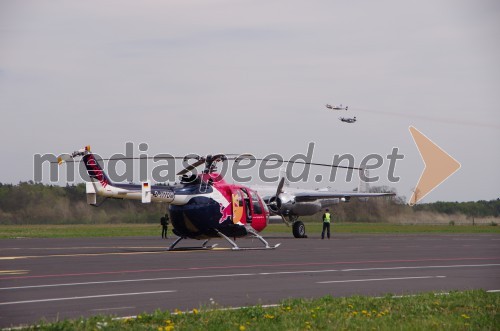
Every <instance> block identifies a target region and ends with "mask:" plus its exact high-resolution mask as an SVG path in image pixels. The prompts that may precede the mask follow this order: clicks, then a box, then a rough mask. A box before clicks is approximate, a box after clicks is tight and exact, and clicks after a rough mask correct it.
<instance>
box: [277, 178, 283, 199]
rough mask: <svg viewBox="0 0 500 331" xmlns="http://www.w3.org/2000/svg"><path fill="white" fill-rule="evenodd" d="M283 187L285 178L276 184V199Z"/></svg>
mask: <svg viewBox="0 0 500 331" xmlns="http://www.w3.org/2000/svg"><path fill="white" fill-rule="evenodd" d="M284 185H285V177H281V180H280V182H279V184H278V189H277V190H276V197H278V196H279V195H280V194H281V193H283V186H284Z"/></svg>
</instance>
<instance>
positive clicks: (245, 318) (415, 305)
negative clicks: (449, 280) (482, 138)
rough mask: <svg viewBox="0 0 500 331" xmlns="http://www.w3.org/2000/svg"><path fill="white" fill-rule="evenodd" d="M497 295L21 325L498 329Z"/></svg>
mask: <svg viewBox="0 0 500 331" xmlns="http://www.w3.org/2000/svg"><path fill="white" fill-rule="evenodd" d="M499 307H500V294H499V293H487V292H485V291H483V290H473V291H465V292H451V293H449V294H447V295H438V294H434V293H425V294H419V295H415V296H407V297H399V298H398V297H392V296H390V295H387V296H385V297H382V298H374V297H362V296H353V297H347V298H334V297H331V296H326V297H323V298H320V299H314V300H305V299H290V300H285V301H283V302H282V303H281V304H279V305H278V306H276V307H270V308H264V307H261V306H254V307H247V308H242V309H236V310H222V309H212V308H202V309H199V310H198V309H193V310H192V311H191V312H189V313H183V312H176V313H170V312H168V311H166V312H165V311H159V310H158V311H156V312H154V313H153V314H145V313H144V314H141V315H138V316H136V317H133V318H124V319H117V318H113V317H111V316H96V317H91V318H88V319H78V320H66V321H60V322H56V323H52V324H50V323H49V324H44V323H41V324H39V325H37V326H32V327H28V328H26V329H25V330H158V331H172V330H214V331H215V330H217V331H220V330H239V331H245V330H247V331H250V330H310V329H311V330H498V329H499V327H500V313H499V309H498V308H499Z"/></svg>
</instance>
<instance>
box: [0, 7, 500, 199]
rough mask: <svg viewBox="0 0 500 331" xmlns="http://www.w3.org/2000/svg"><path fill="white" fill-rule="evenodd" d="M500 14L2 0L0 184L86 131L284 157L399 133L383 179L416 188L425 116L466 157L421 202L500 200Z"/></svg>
mask: <svg viewBox="0 0 500 331" xmlns="http://www.w3.org/2000/svg"><path fill="white" fill-rule="evenodd" d="M499 17H500V2H498V1H487V0H485V1H459V0H450V1H342V2H341V1H290V0H287V1H272V0H266V1H256V0H252V1H234V0H231V1H230V0H220V1H186V0H182V1H43V0H37V1H17V0H15V1H14V0H13V1H10V0H0V111H1V120H0V123H1V130H0V137H1V143H0V155H2V164H3V166H2V172H1V174H0V182H4V183H6V182H7V183H17V182H19V181H25V180H29V179H32V178H33V155H34V154H35V153H42V154H43V153H54V154H59V153H63V152H71V151H73V150H75V149H79V148H81V147H83V146H85V145H88V144H90V145H91V146H92V149H93V150H94V151H95V152H97V153H99V154H100V155H102V156H110V155H111V154H113V153H119V152H122V153H123V152H124V151H125V143H126V142H129V141H130V142H134V143H135V144H139V143H141V142H146V143H148V144H149V153H150V154H155V153H172V154H178V155H184V154H187V153H191V152H195V153H199V154H207V153H214V152H221V151H222V152H228V153H239V152H252V153H254V154H256V155H258V156H264V155H266V154H268V153H281V154H283V155H284V156H285V157H286V156H291V155H293V154H294V153H305V152H306V150H307V145H308V143H309V142H315V143H316V149H315V152H314V161H316V162H325V163H328V162H331V160H332V157H333V155H334V154H344V153H352V154H353V155H354V156H355V158H356V162H357V163H359V162H361V159H362V158H363V157H364V156H366V155H368V154H370V153H379V154H381V155H387V154H390V153H391V150H392V148H393V147H398V148H399V150H400V153H402V154H404V155H405V159H404V160H402V161H400V162H399V163H398V166H397V167H396V175H398V176H401V181H400V182H399V183H397V184H390V183H388V182H387V180H384V181H382V182H381V183H379V184H380V185H390V186H394V187H395V188H396V189H397V190H398V193H399V194H401V195H405V196H410V194H411V189H412V188H413V187H414V186H415V185H416V183H417V180H418V178H419V177H420V174H421V172H422V170H423V168H424V164H423V162H422V161H421V159H420V155H419V153H418V150H417V149H416V147H415V145H414V143H413V140H412V138H411V136H410V134H409V131H408V126H410V125H413V126H415V127H416V128H417V129H419V130H420V131H421V132H423V133H424V134H425V135H427V136H428V137H429V138H431V139H432V140H433V141H434V142H436V143H437V144H438V145H439V146H441V147H442V148H443V149H444V150H445V151H447V152H448V153H450V154H451V155H452V156H453V157H454V158H455V159H457V160H458V161H459V162H460V163H461V164H462V168H461V169H460V170H459V171H458V172H457V173H456V174H455V175H453V176H452V177H450V178H449V179H448V180H447V181H446V182H445V183H444V184H442V185H441V186H440V187H438V188H437V189H435V190H434V191H433V192H431V193H430V194H429V195H428V196H427V198H426V199H424V201H427V202H429V201H436V200H446V201H467V200H479V199H487V200H489V199H496V198H498V197H499V184H500V167H499V166H500V152H499V150H500V148H499V147H500V144H499V142H500V112H499V111H500V64H499V61H498V59H499V58H500V43H499V42H498V36H499V35H500V23H499V22H500V20H499V19H498V18H499ZM326 103H330V104H340V103H342V104H344V105H349V110H348V111H347V112H345V111H344V112H340V111H331V110H327V109H326V108H325V107H324V105H325V104H326ZM340 116H357V118H358V122H357V123H355V124H346V123H342V122H340V121H339V120H338V117H340ZM136 152H137V154H138V153H139V152H138V150H136ZM387 166H388V163H387V162H386V163H384V166H383V167H382V169H380V171H377V175H380V176H382V177H383V176H384V173H385V174H386V173H387ZM385 176H387V175H385ZM303 186H304V187H324V186H332V187H334V188H336V189H339V190H341V189H352V188H353V187H355V186H356V185H354V184H352V183H345V182H344V181H342V180H339V181H336V182H335V183H329V182H328V181H323V182H322V183H314V182H311V183H306V184H304V185H303Z"/></svg>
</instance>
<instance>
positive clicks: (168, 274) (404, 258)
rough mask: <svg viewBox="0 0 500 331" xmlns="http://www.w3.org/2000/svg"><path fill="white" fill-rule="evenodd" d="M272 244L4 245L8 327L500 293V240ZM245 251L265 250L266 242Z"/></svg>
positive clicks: (0, 293)
mask: <svg viewBox="0 0 500 331" xmlns="http://www.w3.org/2000/svg"><path fill="white" fill-rule="evenodd" d="M264 236H265V237H266V239H268V241H269V243H270V244H276V243H281V246H280V247H279V248H277V249H275V250H245V251H231V250H229V249H228V248H229V245H228V244H227V243H226V242H224V241H223V240H220V239H217V240H212V241H211V242H212V243H218V244H219V246H218V247H217V248H219V247H220V248H219V249H214V250H210V251H175V252H167V251H165V248H166V247H167V246H168V245H169V244H170V243H171V242H172V241H173V239H169V240H162V239H160V238H156V237H127V238H90V239H89V238H78V239H22V238H20V239H8V240H0V327H1V328H5V327H11V326H19V325H27V324H36V323H37V322H39V321H41V320H47V321H54V320H58V319H59V320H61V319H66V318H78V317H80V316H92V315H98V314H112V315H116V316H120V317H124V316H134V315H137V314H139V313H141V312H153V311H154V310H156V309H162V310H174V309H180V310H191V309H193V308H199V307H200V306H210V305H217V306H219V307H229V306H232V307H240V306H247V305H255V304H276V303H278V302H279V301H280V300H282V299H285V298H290V297H301V298H312V297H321V296H324V295H333V296H349V295H353V294H362V295H370V296H379V295H384V294H387V293H392V294H394V295H406V294H411V293H418V292H424V291H439V292H441V291H442V292H447V291H450V290H467V289H485V290H489V291H499V290H500V236H499V235H495V234H450V235H442V234H439V235H438V234H428V235H394V234H392V235H382V234H381V235H366V234H359V235H356V234H334V235H333V238H332V239H331V240H327V239H325V240H321V239H319V238H318V237H317V236H315V238H312V237H310V238H308V239H294V238H292V237H291V234H290V235H288V234H286V235H281V236H278V235H274V236H273V235H266V234H265V233H264ZM237 243H238V244H239V245H240V247H260V242H259V241H258V240H256V239H238V240H237ZM200 244H201V242H200V241H195V240H186V241H183V242H181V243H180V244H179V246H180V247H182V246H183V245H184V246H186V245H191V246H194V245H200Z"/></svg>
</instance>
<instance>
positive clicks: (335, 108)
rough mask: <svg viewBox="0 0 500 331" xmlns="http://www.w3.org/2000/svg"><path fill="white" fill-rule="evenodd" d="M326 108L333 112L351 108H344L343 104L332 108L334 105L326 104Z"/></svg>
mask: <svg viewBox="0 0 500 331" xmlns="http://www.w3.org/2000/svg"><path fill="white" fill-rule="evenodd" d="M326 108H328V109H332V110H347V109H348V108H349V106H345V107H342V104H340V105H338V106H332V105H329V104H326Z"/></svg>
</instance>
